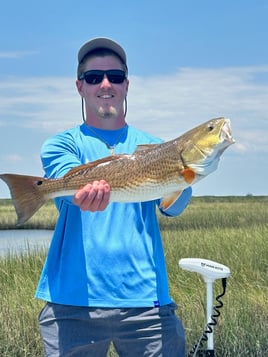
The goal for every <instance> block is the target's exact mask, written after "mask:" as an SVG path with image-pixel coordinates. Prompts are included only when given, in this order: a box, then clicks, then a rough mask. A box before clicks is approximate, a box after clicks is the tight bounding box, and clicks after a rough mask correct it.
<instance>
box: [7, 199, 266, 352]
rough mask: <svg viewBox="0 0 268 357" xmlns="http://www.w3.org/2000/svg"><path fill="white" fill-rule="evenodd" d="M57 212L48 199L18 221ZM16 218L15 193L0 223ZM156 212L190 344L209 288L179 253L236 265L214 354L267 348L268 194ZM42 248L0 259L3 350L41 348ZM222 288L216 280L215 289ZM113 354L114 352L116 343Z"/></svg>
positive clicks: (36, 220)
mask: <svg viewBox="0 0 268 357" xmlns="http://www.w3.org/2000/svg"><path fill="white" fill-rule="evenodd" d="M56 216H57V214H56V210H55V208H54V207H53V205H52V204H51V203H49V204H47V205H46V206H45V207H44V208H42V209H41V210H40V211H39V212H38V213H37V214H36V215H35V216H34V217H33V218H32V219H31V220H30V221H29V223H27V224H26V225H25V226H23V227H21V228H28V229H29V228H53V226H54V224H55V220H56ZM15 218H16V217H15V213H14V209H13V207H12V205H11V203H10V201H8V200H6V201H5V200H2V201H0V228H2V229H10V228H14V224H15V220H16V219H15ZM159 220H160V225H161V229H162V235H163V242H164V247H165V253H166V261H167V268H168V274H169V279H170V291H171V295H172V297H173V298H174V300H175V301H176V303H177V304H178V305H179V309H178V315H179V316H180V318H181V319H182V321H183V323H184V326H185V331H186V336H187V347H188V351H189V350H190V349H191V348H192V346H193V345H194V344H195V343H196V342H197V340H198V339H199V337H200V335H201V333H202V331H203V328H204V325H205V306H206V291H205V284H204V282H203V280H202V278H201V276H199V275H198V274H195V273H191V272H187V271H184V270H181V269H180V268H179V267H178V261H179V259H181V258H187V257H197V258H206V259H211V260H214V261H216V262H219V263H222V264H225V265H227V266H228V267H229V268H230V270H231V277H230V278H228V279H227V291H226V294H225V296H224V297H223V298H222V302H223V304H224V306H223V308H222V309H220V312H221V315H220V317H219V320H218V324H217V326H216V328H215V331H214V342H215V354H216V356H217V357H224V356H230V357H240V356H241V357H242V356H243V357H245V356H252V357H258V356H259V357H264V356H268V338H267V331H268V313H267V312H268V299H267V296H268V243H267V237H268V197H254V196H247V197H200V198H193V200H192V202H191V204H190V205H189V207H188V208H187V210H186V211H185V212H184V213H183V214H182V215H181V216H180V217H177V218H171V219H168V218H165V217H159ZM45 254H46V252H44V251H43V252H40V251H39V252H29V253H28V254H27V255H18V256H7V257H5V258H2V259H0V296H1V305H0V356H3V357H4V356H5V357H13V356H14V357H15V356H16V357H23V356H31V357H33V356H34V357H39V356H40V357H41V356H43V350H42V342H41V339H40V335H39V328H38V325H37V315H38V313H39V310H40V309H41V307H42V306H43V303H42V302H40V301H37V300H35V299H34V298H33V295H34V291H35V287H36V284H37V281H38V278H39V274H40V271H41V268H42V265H43V262H44V259H45ZM221 291H222V287H221V281H220V280H217V281H216V282H215V284H214V295H215V296H216V295H218V294H219V293H221ZM215 303H216V301H215ZM112 356H113V357H115V356H117V355H116V353H115V352H114V351H113V349H111V351H110V353H109V357H112ZM137 357H138V356H137Z"/></svg>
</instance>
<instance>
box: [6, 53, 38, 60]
mask: <svg viewBox="0 0 268 357" xmlns="http://www.w3.org/2000/svg"><path fill="white" fill-rule="evenodd" d="M36 54H38V52H37V51H2V52H1V51H0V59H18V58H23V57H28V56H32V55H36Z"/></svg>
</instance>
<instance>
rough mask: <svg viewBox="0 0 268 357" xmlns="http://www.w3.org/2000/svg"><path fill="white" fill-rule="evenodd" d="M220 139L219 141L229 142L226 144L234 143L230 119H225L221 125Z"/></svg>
mask: <svg viewBox="0 0 268 357" xmlns="http://www.w3.org/2000/svg"><path fill="white" fill-rule="evenodd" d="M220 141H221V142H224V141H227V142H228V143H229V144H228V145H230V144H234V143H235V140H234V139H233V136H232V129H231V121H230V119H225V121H224V123H223V125H222V128H221V132H220Z"/></svg>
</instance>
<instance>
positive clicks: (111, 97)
mask: <svg viewBox="0 0 268 357" xmlns="http://www.w3.org/2000/svg"><path fill="white" fill-rule="evenodd" d="M96 69H100V70H109V69H120V70H123V66H122V64H121V62H120V60H119V59H118V58H117V57H116V56H113V55H109V56H104V57H91V58H89V59H88V60H87V62H86V64H85V72H86V71H88V70H96ZM128 84H129V82H128V80H127V79H126V80H124V82H123V83H118V84H117V83H110V82H109V80H108V78H107V76H106V75H105V76H104V78H103V80H102V82H101V83H98V84H88V83H87V82H86V81H85V80H77V81H76V85H77V89H78V91H79V93H80V95H81V96H82V97H83V98H84V100H85V105H86V111H87V115H88V116H89V117H90V116H94V117H98V118H102V119H109V118H115V117H117V116H120V115H123V114H124V100H125V97H126V95H127V91H128Z"/></svg>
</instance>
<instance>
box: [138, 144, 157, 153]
mask: <svg viewBox="0 0 268 357" xmlns="http://www.w3.org/2000/svg"><path fill="white" fill-rule="evenodd" d="M158 145H159V144H141V145H138V146H137V148H136V150H135V152H138V151H143V150H148V149H155V148H156V147H157V146H158Z"/></svg>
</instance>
